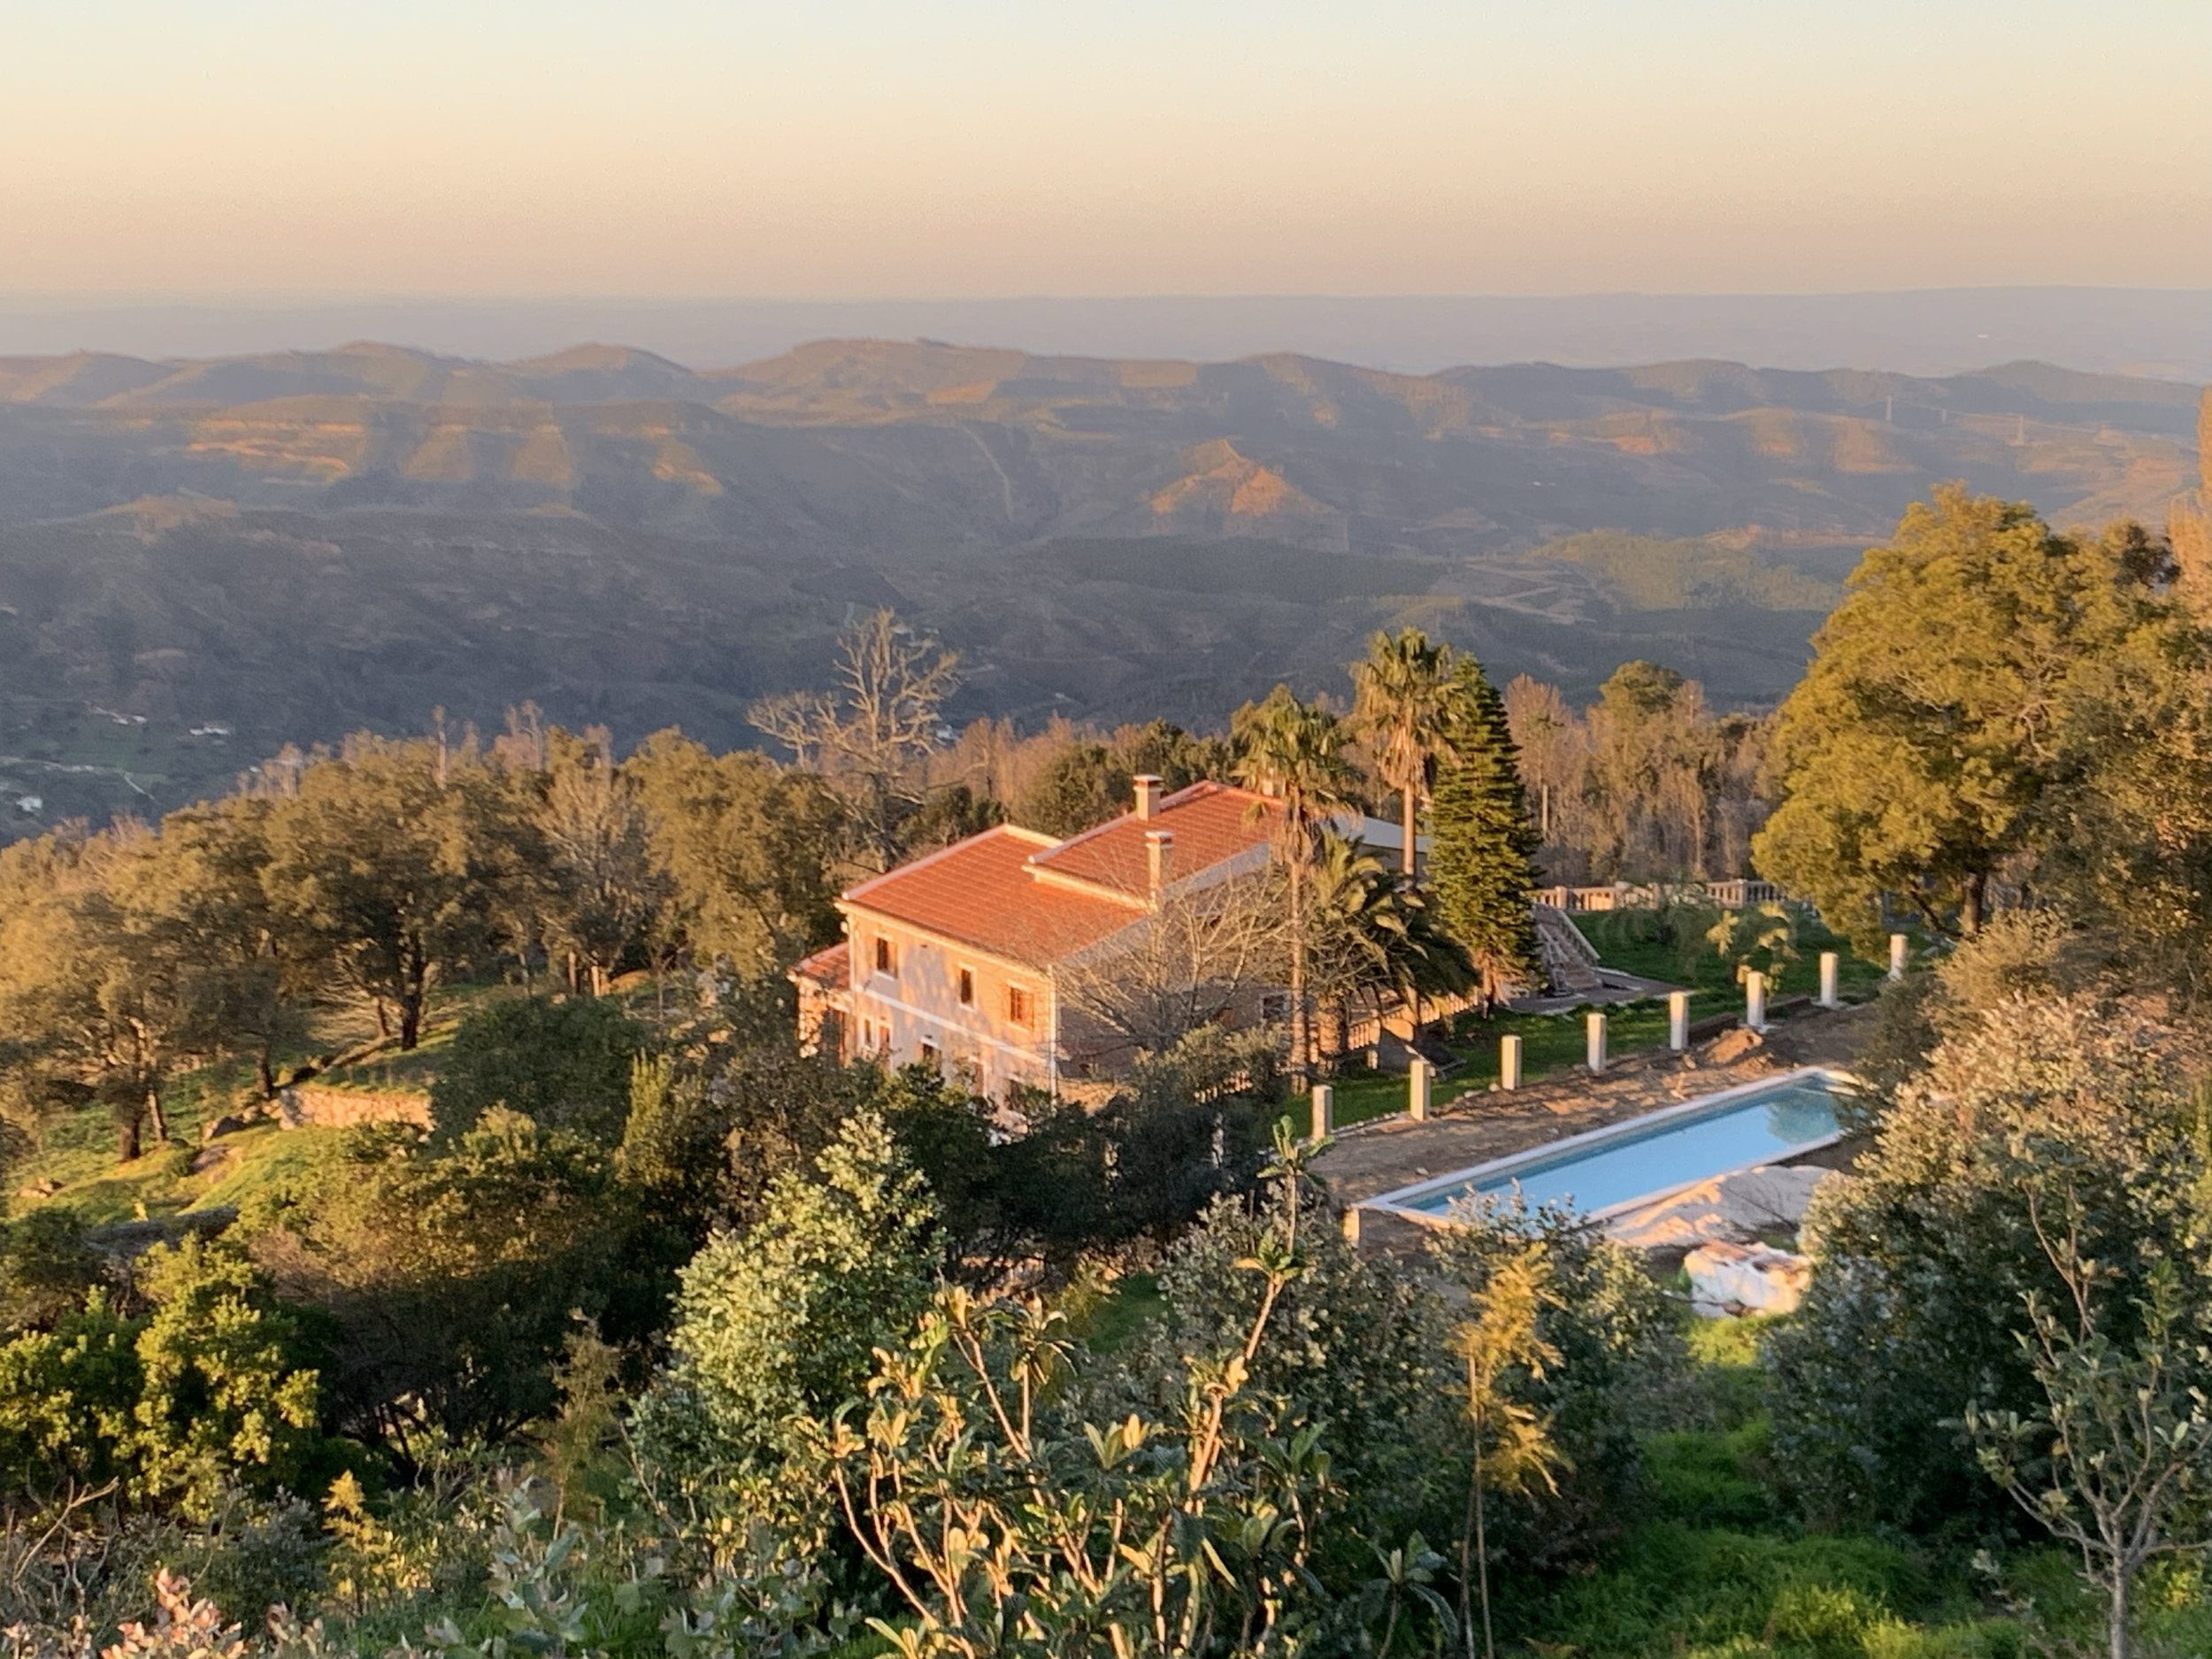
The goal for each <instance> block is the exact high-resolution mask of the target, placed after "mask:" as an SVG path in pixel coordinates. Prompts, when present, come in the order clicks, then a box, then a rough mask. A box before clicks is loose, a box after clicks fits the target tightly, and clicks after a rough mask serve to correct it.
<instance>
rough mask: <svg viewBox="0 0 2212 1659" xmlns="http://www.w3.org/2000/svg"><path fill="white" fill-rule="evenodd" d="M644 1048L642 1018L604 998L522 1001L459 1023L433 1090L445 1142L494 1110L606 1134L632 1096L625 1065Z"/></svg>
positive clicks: (614, 1132)
mask: <svg viewBox="0 0 2212 1659" xmlns="http://www.w3.org/2000/svg"><path fill="white" fill-rule="evenodd" d="M644 1047H645V1033H644V1031H643V1029H642V1028H641V1026H640V1025H638V1023H637V1022H636V1021H635V1020H634V1019H632V1018H630V1017H629V1016H628V1015H626V1014H625V1013H624V1012H623V1011H622V1010H621V1009H619V1008H618V1007H617V1006H616V1005H615V1004H613V1003H612V1002H603V1001H600V1000H597V999H594V998H585V997H569V998H566V999H564V1000H562V1001H558V1002H555V1001H551V1000H549V999H546V998H541V997H522V998H518V999H515V1000H512V1001H507V1002H494V1003H492V1004H491V1005H489V1006H488V1007H487V1008H484V1009H481V1010H479V1011H477V1012H476V1013H474V1014H472V1015H470V1016H469V1018H467V1019H465V1020H464V1021H463V1022H462V1023H461V1028H460V1029H459V1030H458V1031H457V1032H455V1033H453V1041H452V1043H451V1045H450V1046H449V1048H447V1050H446V1053H445V1056H444V1060H443V1063H442V1065H441V1066H440V1068H439V1071H438V1079H437V1081H436V1082H435V1083H434V1084H433V1085H432V1087H431V1090H430V1111H431V1118H432V1120H433V1121H434V1123H435V1124H436V1125H437V1128H438V1133H440V1134H441V1135H442V1136H444V1137H447V1138H449V1139H450V1138H452V1137H456V1136H458V1135H461V1134H465V1133H467V1132H468V1131H469V1130H470V1129H472V1128H473V1127H474V1126H475V1125H476V1123H477V1121H478V1120H479V1119H480V1118H482V1117H483V1115H484V1114H485V1113H486V1112H488V1111H489V1110H492V1109H493V1108H494V1107H495V1106H503V1107H505V1108H506V1109H507V1110H509V1111H511V1112H519V1113H520V1114H521V1115H522V1116H523V1117H525V1118H529V1119H530V1120H531V1121H532V1122H533V1123H535V1124H540V1125H544V1126H545V1127H546V1128H549V1129H576V1130H579V1131H580V1132H582V1133H588V1134H590V1135H593V1136H595V1137H598V1138H600V1139H606V1140H611V1139H613V1138H615V1137H616V1136H618V1134H619V1133H620V1132H621V1128H622V1120H623V1114H624V1111H625V1110H626V1107H627V1105H628V1102H629V1094H630V1064H631V1062H632V1061H633V1060H634V1059H635V1058H636V1056H638V1054H639V1053H640V1052H641V1050H642V1049H643V1048H644Z"/></svg>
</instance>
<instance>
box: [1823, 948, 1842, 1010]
mask: <svg viewBox="0 0 2212 1659" xmlns="http://www.w3.org/2000/svg"><path fill="white" fill-rule="evenodd" d="M1839 966H1840V964H1839V962H1838V961H1837V958H1836V953H1835V952H1834V951H1832V950H1824V951H1822V952H1821V953H1820V1005H1821V1006H1822V1007H1823V1008H1835V1007H1838V1006H1839V1005H1840V1004H1841V1002H1842V1000H1843V999H1842V998H1841V997H1840V996H1839V995H1837V992H1836V974H1837V972H1838V969H1839Z"/></svg>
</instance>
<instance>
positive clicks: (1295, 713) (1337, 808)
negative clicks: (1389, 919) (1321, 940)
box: [1235, 686, 1358, 1087]
mask: <svg viewBox="0 0 2212 1659" xmlns="http://www.w3.org/2000/svg"><path fill="white" fill-rule="evenodd" d="M1235 725H1236V736H1237V738H1238V739H1239V741H1240V747H1241V749H1242V750H1243V754H1242V757H1241V758H1240V759H1239V760H1238V762H1237V764H1236V778H1237V781H1238V782H1239V783H1241V784H1243V785H1245V786H1246V787H1248V788H1253V789H1257V790H1259V791H1260V792H1261V793H1262V794H1263V795H1267V796H1269V797H1271V798H1270V799H1269V800H1268V801H1266V802H1263V803H1256V804H1255V805H1254V807H1253V809H1252V816H1253V817H1254V818H1264V817H1267V816H1269V815H1270V814H1272V815H1273V816H1274V818H1275V827H1274V834H1273V841H1274V849H1275V856H1276V858H1277V859H1278V860H1279V862H1280V863H1281V864H1282V866H1283V869H1284V872H1285V873H1286V876H1287V877H1288V881H1289V888H1290V904H1289V910H1290V914H1289V918H1288V920H1289V924H1290V926H1289V934H1290V1073H1291V1079H1292V1082H1293V1084H1294V1086H1300V1087H1302V1086H1303V1084H1304V1083H1305V1081H1306V1079H1307V1077H1308V1075H1309V1073H1310V1071H1311V1067H1312V1054H1311V1046H1312V1045H1311V1039H1310V1027H1311V1025H1312V1022H1311V1020H1310V1018H1309V1010H1308V1009H1307V1007H1306V952H1307V941H1306V886H1307V875H1308V872H1310V870H1311V869H1312V867H1313V863H1314V859H1315V856H1316V855H1317V852H1318V851H1319V848H1320V839H1321V832H1322V830H1323V829H1324V828H1325V826H1327V824H1328V822H1329V820H1330V819H1331V818H1333V817H1334V816H1335V815H1336V814H1338V813H1339V812H1341V811H1343V810H1345V809H1346V808H1347V807H1348V806H1349V805H1350V804H1351V801H1352V791H1353V789H1354V788H1355V787H1356V785H1357V782H1358V774H1357V773H1356V772H1355V771H1354V770H1353V767H1352V764H1351V763H1350V762H1349V761H1348V760H1347V759H1346V758H1345V757H1344V745H1345V731H1344V723H1343V722H1342V721H1341V720H1340V719H1338V718H1336V716H1335V715H1333V714H1332V713H1330V712H1329V710H1327V709H1325V708H1324V707H1323V706H1322V705H1321V704H1319V703H1301V702H1299V701H1298V699H1297V698H1296V697H1294V696H1293V695H1291V692H1290V687H1288V686H1278V687H1275V689H1274V690H1273V691H1271V692H1270V693H1269V694H1268V697H1267V701H1266V702H1264V703H1257V704H1253V705H1248V707H1246V708H1244V709H1242V710H1239V711H1238V718H1237V720H1236V723H1235Z"/></svg>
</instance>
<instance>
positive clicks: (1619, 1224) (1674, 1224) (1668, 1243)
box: [1605, 1164, 1836, 1250]
mask: <svg viewBox="0 0 2212 1659" xmlns="http://www.w3.org/2000/svg"><path fill="white" fill-rule="evenodd" d="M1835 1174H1836V1171H1833V1170H1824V1169H1820V1168H1817V1167H1816V1166H1813V1165H1809V1164H1762V1165H1760V1166H1759V1167H1758V1168H1757V1169H1752V1170H1739V1171H1736V1173H1734V1174H1733V1175H1717V1176H1715V1177H1713V1178H1712V1179H1710V1180H1704V1181H1699V1182H1698V1183H1697V1184H1696V1185H1694V1186H1692V1187H1684V1188H1682V1190H1681V1191H1679V1192H1677V1193H1671V1194H1668V1195H1667V1196H1666V1197H1664V1198H1662V1199H1660V1200H1659V1201H1658V1202H1655V1203H1651V1204H1647V1205H1645V1206H1644V1207H1643V1208H1641V1209H1640V1210H1625V1211H1624V1212H1623V1213H1621V1214H1620V1215H1617V1216H1615V1217H1612V1218H1611V1219H1609V1221H1607V1223H1606V1224H1605V1230H1606V1231H1607V1232H1608V1233H1611V1234H1612V1235H1613V1237H1614V1238H1615V1239H1617V1240H1619V1241H1620V1242H1621V1243H1623V1244H1625V1245H1628V1246H1630V1247H1631V1248H1635V1249H1644V1250H1665V1249H1677V1250H1678V1249H1680V1248H1683V1247H1684V1246H1685V1245H1693V1244H1701V1243H1704V1242H1705V1241H1707V1240H1712V1239H1724V1240H1731V1241H1733V1242H1742V1241H1745V1240H1751V1239H1755V1238H1757V1237H1758V1236H1759V1235H1760V1234H1762V1233H1774V1232H1778V1231H1784V1230H1792V1229H1794V1228H1795V1227H1796V1226H1797V1225H1799V1224H1800V1223H1801V1222H1802V1221H1803V1220H1804V1219H1805V1210H1806V1207H1807V1206H1808V1205H1809V1204H1810V1203H1811V1202H1812V1196H1813V1189H1814V1188H1815V1187H1818V1186H1819V1185H1820V1184H1821V1182H1823V1181H1824V1180H1826V1179H1829V1178H1830V1177H1832V1176H1833V1175H1835Z"/></svg>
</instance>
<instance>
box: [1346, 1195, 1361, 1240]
mask: <svg viewBox="0 0 2212 1659" xmlns="http://www.w3.org/2000/svg"><path fill="white" fill-rule="evenodd" d="M1344 1242H1345V1243H1347V1244H1357V1243H1358V1242H1359V1206H1358V1205H1357V1204H1354V1205H1352V1206H1351V1207H1350V1208H1349V1209H1348V1210H1345V1212H1344Z"/></svg>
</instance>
